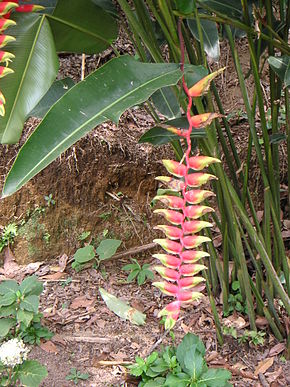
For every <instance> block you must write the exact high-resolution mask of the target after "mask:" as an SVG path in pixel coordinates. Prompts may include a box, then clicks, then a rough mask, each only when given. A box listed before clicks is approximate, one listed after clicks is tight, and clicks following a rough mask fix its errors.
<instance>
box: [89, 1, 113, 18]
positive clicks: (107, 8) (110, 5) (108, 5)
mask: <svg viewBox="0 0 290 387" xmlns="http://www.w3.org/2000/svg"><path fill="white" fill-rule="evenodd" d="M92 2H93V3H94V4H96V5H97V6H98V7H100V8H103V9H104V10H105V11H107V12H109V13H111V14H112V15H113V16H115V17H118V16H119V13H118V11H117V9H116V7H115V5H114V4H113V2H112V0H92Z"/></svg>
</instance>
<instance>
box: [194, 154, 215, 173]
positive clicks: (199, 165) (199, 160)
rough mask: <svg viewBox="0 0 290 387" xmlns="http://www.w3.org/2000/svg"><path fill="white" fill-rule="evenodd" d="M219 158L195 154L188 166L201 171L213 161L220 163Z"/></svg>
mask: <svg viewBox="0 0 290 387" xmlns="http://www.w3.org/2000/svg"><path fill="white" fill-rule="evenodd" d="M220 162H221V161H220V160H219V159H216V158H215V157H209V156H193V157H190V158H189V164H188V166H189V167H190V168H192V169H194V170H196V171H200V170H202V169H203V168H205V167H207V166H209V165H210V164H213V163H220Z"/></svg>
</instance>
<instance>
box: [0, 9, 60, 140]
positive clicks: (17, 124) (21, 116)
mask: <svg viewBox="0 0 290 387" xmlns="http://www.w3.org/2000/svg"><path fill="white" fill-rule="evenodd" d="M15 21H16V22H17V23H18V24H17V25H16V26H13V27H10V28H9V29H7V31H8V32H7V33H9V34H11V35H13V36H15V37H16V41H15V42H12V43H9V44H8V45H7V46H6V48H5V50H7V51H9V52H12V53H13V54H14V55H15V59H14V60H13V62H12V63H11V66H10V67H11V68H12V69H13V70H14V73H13V74H12V75H9V76H7V77H5V78H3V79H1V91H2V93H3V94H4V95H5V98H6V105H5V110H6V114H5V116H4V117H3V118H2V117H1V118H0V141H1V143H5V144H12V143H15V142H17V141H18V140H19V137H20V135H21V132H22V128H23V124H24V122H25V120H26V117H27V116H28V114H29V112H30V111H31V110H32V109H33V108H34V106H36V105H37V103H38V102H39V101H40V100H41V98H42V97H43V96H44V95H45V94H46V92H47V90H48V89H49V87H50V85H51V84H52V82H53V81H54V79H55V77H56V75H57V71H58V58H57V56H56V53H55V46H54V41H53V37H52V33H51V30H50V27H49V24H48V21H47V20H46V17H45V16H44V15H37V14H29V15H23V14H21V15H17V16H16V17H15Z"/></svg>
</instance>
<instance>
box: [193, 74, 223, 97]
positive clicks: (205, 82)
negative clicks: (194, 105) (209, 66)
mask: <svg viewBox="0 0 290 387" xmlns="http://www.w3.org/2000/svg"><path fill="white" fill-rule="evenodd" d="M224 70H225V67H223V68H221V69H218V70H217V71H215V72H213V73H211V74H209V75H207V76H206V77H204V78H202V79H201V80H200V81H198V82H197V83H196V84H195V85H193V86H192V87H191V88H190V89H189V91H188V94H189V96H190V97H201V96H202V95H203V94H205V93H206V92H207V91H208V90H209V87H210V83H211V81H212V80H213V79H214V78H215V77H216V76H218V75H219V74H220V73H222V72H223V71H224Z"/></svg>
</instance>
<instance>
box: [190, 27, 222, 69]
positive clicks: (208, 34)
mask: <svg viewBox="0 0 290 387" xmlns="http://www.w3.org/2000/svg"><path fill="white" fill-rule="evenodd" d="M187 24H188V27H189V29H190V31H191V33H192V35H193V37H194V38H195V39H197V40H199V34H198V29H197V24H196V21H195V20H194V19H188V20H187ZM200 25H201V30H202V36H203V44H204V50H205V52H206V53H207V55H208V56H209V57H210V58H212V59H213V60H214V61H215V62H217V61H218V60H219V57H220V45H219V35H218V30H217V25H216V23H214V22H212V21H210V20H205V19H201V20H200Z"/></svg>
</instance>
